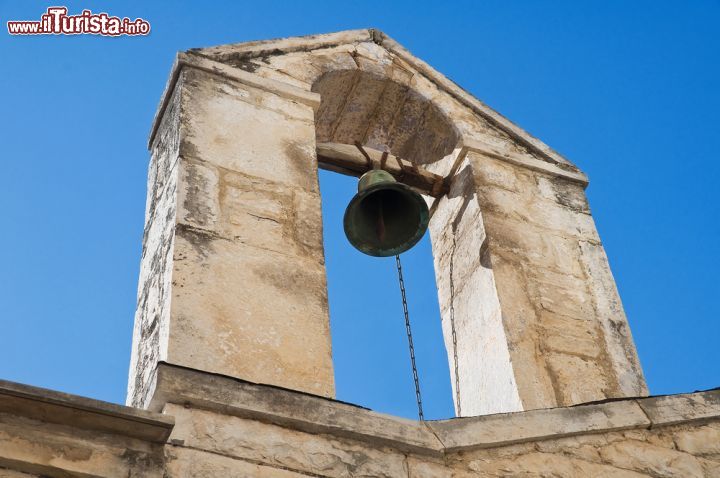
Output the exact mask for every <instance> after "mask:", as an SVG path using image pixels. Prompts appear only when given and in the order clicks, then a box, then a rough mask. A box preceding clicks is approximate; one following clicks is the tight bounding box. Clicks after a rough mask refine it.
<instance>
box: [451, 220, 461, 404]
mask: <svg viewBox="0 0 720 478" xmlns="http://www.w3.org/2000/svg"><path fill="white" fill-rule="evenodd" d="M452 240H453V242H452V251H451V252H450V330H451V331H452V345H453V363H454V364H455V405H456V408H457V416H458V417H460V416H462V409H461V408H460V369H459V366H458V346H457V332H456V331H455V281H454V280H453V263H454V262H455V232H454V231H453V238H452Z"/></svg>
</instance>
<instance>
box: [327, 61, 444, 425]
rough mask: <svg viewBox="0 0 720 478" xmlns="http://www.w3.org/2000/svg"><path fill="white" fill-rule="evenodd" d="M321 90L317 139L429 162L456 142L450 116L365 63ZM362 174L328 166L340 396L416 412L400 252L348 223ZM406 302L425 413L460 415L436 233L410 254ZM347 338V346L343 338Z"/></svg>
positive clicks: (405, 259) (330, 274) (332, 75)
mask: <svg viewBox="0 0 720 478" xmlns="http://www.w3.org/2000/svg"><path fill="white" fill-rule="evenodd" d="M313 91H315V92H317V93H320V94H321V98H322V100H321V104H320V108H319V109H318V112H317V114H316V139H317V142H318V143H344V144H354V143H360V144H362V145H365V146H366V147H368V148H373V149H376V150H380V151H387V152H390V153H391V154H393V155H396V156H399V157H402V158H403V159H406V160H408V161H411V162H412V163H413V164H415V165H427V164H430V163H433V162H435V161H437V160H439V159H441V158H443V157H445V156H446V155H448V154H449V153H450V152H451V151H452V150H453V148H454V147H455V145H456V143H457V141H458V134H457V132H456V130H455V128H454V126H453V125H452V123H451V122H450V121H449V120H448V119H447V118H446V117H445V116H444V115H443V114H442V113H441V112H440V110H439V109H438V108H437V107H436V106H435V105H433V104H432V102H431V101H429V100H428V99H426V98H424V97H423V96H421V95H420V94H418V93H417V92H416V91H414V90H413V89H411V88H409V87H408V86H406V85H402V84H400V83H397V82H395V81H393V80H391V79H387V78H384V77H381V76H378V75H374V74H371V73H368V72H363V71H361V70H352V71H342V70H341V71H334V72H329V73H326V74H324V75H322V76H321V77H320V78H319V79H318V80H317V81H316V83H315V84H314V85H313ZM356 188H357V179H356V178H354V177H352V176H347V175H341V174H337V173H335V172H332V171H320V190H321V198H322V211H323V241H324V246H325V262H326V270H327V279H328V295H329V304H330V321H331V334H332V341H333V364H334V368H335V385H336V393H337V398H338V399H340V400H346V401H350V402H354V403H358V404H360V405H364V406H368V407H370V408H372V409H374V410H377V411H381V412H385V413H390V414H393V415H400V416H405V417H408V418H416V417H417V408H416V403H415V394H414V392H413V390H414V385H413V378H412V373H411V372H412V371H411V367H410V359H409V351H408V341H407V334H406V330H405V324H404V319H403V309H402V303H401V296H400V291H399V285H398V275H397V268H396V264H395V259H394V258H393V257H388V258H376V257H370V256H366V255H364V254H362V253H360V252H359V251H357V250H355V249H354V248H353V247H352V246H351V245H350V244H349V243H348V241H347V239H346V237H345V234H344V231H343V226H342V224H343V214H344V210H345V207H346V206H347V204H348V203H349V201H350V200H351V199H352V197H353V195H354V194H355V193H356ZM402 263H403V269H404V279H405V284H406V288H407V293H408V307H409V311H410V319H411V322H412V332H413V338H414V344H415V353H416V357H417V366H418V372H419V376H420V385H421V390H422V394H423V408H424V412H425V417H426V418H447V417H451V416H453V399H452V391H451V386H450V372H449V369H448V361H447V353H446V350H445V345H444V341H443V333H442V327H441V320H440V311H439V307H438V297H437V288H436V284H435V273H434V266H433V256H432V247H431V244H430V237H429V233H428V234H426V235H425V236H424V237H423V239H422V240H421V241H420V243H418V244H417V245H416V246H415V247H413V248H412V249H411V250H409V251H407V252H406V253H404V254H402ZM338 344H341V345H338Z"/></svg>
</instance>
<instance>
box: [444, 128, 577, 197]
mask: <svg viewBox="0 0 720 478" xmlns="http://www.w3.org/2000/svg"><path fill="white" fill-rule="evenodd" d="M470 151H473V152H475V153H479V154H482V155H484V156H487V157H490V158H493V159H497V160H500V161H505V162H507V163H511V164H514V165H515V166H520V167H523V168H527V169H531V170H533V171H539V172H541V173H545V174H548V175H550V176H555V177H560V178H565V179H567V180H570V181H573V182H577V183H580V184H581V185H582V186H583V187H587V185H588V183H589V180H588V177H587V176H586V175H585V174H584V173H583V172H582V171H579V170H577V169H575V168H573V170H568V169H565V168H561V167H559V166H557V165H555V164H552V163H548V162H547V161H542V160H539V159H537V158H533V157H532V156H529V155H521V154H516V153H510V152H507V151H501V150H500V149H499V148H497V147H495V146H493V145H490V144H487V143H484V142H482V141H477V140H473V139H463V146H462V148H461V149H460V152H459V154H458V160H459V161H462V159H464V158H465V156H466V155H467V153H468V152H470Z"/></svg>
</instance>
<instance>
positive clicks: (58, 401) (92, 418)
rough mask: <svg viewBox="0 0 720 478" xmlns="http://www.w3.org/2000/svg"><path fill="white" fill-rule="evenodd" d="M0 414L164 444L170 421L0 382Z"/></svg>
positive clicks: (82, 398)
mask: <svg viewBox="0 0 720 478" xmlns="http://www.w3.org/2000/svg"><path fill="white" fill-rule="evenodd" d="M0 413H7V414H11V415H14V416H19V417H25V418H30V419H34V420H40V421H43V422H48V423H55V424H59V425H68V426H71V427H76V428H81V429H86V430H96V431H100V432H107V433H112V434H115V435H122V436H126V437H130V438H138V439H141V440H145V441H149V442H155V443H164V442H165V441H166V440H167V438H168V437H169V436H170V432H171V431H172V429H173V426H174V423H175V421H174V419H173V418H172V417H170V416H167V415H162V414H158V413H152V412H148V411H147V410H140V409H137V408H132V407H125V406H123V405H117V404H114V403H108V402H103V401H100V400H93V399H91V398H86V397H80V396H78V395H71V394H69V393H62V392H56V391H53V390H47V389H44V388H39V387H32V386H30V385H22V384H19V383H14V382H8V381H5V380H0Z"/></svg>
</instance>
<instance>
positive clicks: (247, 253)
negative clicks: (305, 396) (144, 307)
mask: <svg viewBox="0 0 720 478" xmlns="http://www.w3.org/2000/svg"><path fill="white" fill-rule="evenodd" d="M173 262H174V272H173V298H172V312H171V316H172V319H171V324H170V336H169V339H168V343H169V345H168V356H167V360H168V361H170V362H172V363H177V364H180V365H185V366H188V367H193V368H198V369H201V370H207V371H212V372H217V373H222V374H225V375H230V376H234V377H241V378H243V379H245V380H250V381H253V382H260V383H268V384H273V385H280V386H285V387H290V388H293V389H295V390H303V391H306V392H310V393H315V394H318V395H325V396H331V395H332V394H333V386H332V359H331V354H330V331H329V324H328V321H327V317H328V310H327V288H326V282H325V269H324V266H323V265H322V264H319V263H318V262H316V261H314V260H312V259H307V258H303V257H297V256H294V255H288V254H283V253H280V252H273V251H269V250H265V249H259V248H254V247H250V246H247V245H244V244H242V243H241V242H238V241H234V240H230V239H225V238H223V237H221V236H217V235H214V234H213V233H212V232H209V231H205V230H201V229H192V228H189V227H179V228H178V230H177V236H176V239H175V248H174V257H173ZM249 284H252V288H248V287H247V286H248V285H249Z"/></svg>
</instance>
